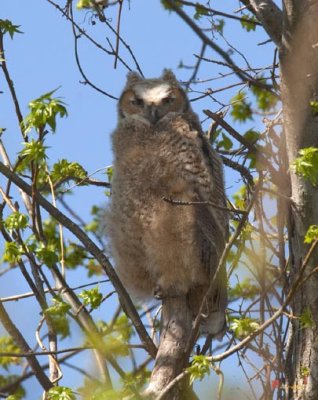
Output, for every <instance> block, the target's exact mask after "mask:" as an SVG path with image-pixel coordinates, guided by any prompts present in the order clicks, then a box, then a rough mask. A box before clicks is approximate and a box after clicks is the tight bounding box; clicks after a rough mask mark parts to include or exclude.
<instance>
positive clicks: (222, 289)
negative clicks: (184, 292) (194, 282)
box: [188, 274, 227, 340]
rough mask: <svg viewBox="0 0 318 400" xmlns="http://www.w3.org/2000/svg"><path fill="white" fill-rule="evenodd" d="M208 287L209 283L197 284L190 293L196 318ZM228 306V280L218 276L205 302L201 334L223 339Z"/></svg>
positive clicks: (190, 305)
mask: <svg viewBox="0 0 318 400" xmlns="http://www.w3.org/2000/svg"><path fill="white" fill-rule="evenodd" d="M222 275H223V274H222ZM208 288H209V286H208V285H200V286H196V287H194V288H192V289H191V290H190V292H189V294H188V301H189V307H190V309H191V311H192V315H193V319H195V317H196V316H197V314H198V312H199V308H200V305H201V303H202V300H203V298H204V296H205V294H206V293H207V290H208ZM226 306H227V285H226V281H224V280H223V279H221V277H218V279H216V282H215V284H214V287H213V290H212V292H211V295H210V296H209V297H208V299H207V300H206V301H205V304H204V308H203V313H202V318H201V325H200V333H201V334H203V335H205V334H206V335H210V336H211V337H212V338H216V339H218V340H222V338H223V336H224V334H225V332H226V312H225V311H226Z"/></svg>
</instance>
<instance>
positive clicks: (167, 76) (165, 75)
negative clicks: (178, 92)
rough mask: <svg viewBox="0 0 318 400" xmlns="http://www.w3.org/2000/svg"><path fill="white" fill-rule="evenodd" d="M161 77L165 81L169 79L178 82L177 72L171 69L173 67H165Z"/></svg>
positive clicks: (171, 81)
mask: <svg viewBox="0 0 318 400" xmlns="http://www.w3.org/2000/svg"><path fill="white" fill-rule="evenodd" d="M161 78H162V79H163V80H164V81H168V82H170V83H178V81H177V78H176V76H175V74H174V73H173V72H172V71H171V69H166V68H165V69H164V70H163V72H162V75H161Z"/></svg>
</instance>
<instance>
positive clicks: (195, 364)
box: [187, 355, 211, 385]
mask: <svg viewBox="0 0 318 400" xmlns="http://www.w3.org/2000/svg"><path fill="white" fill-rule="evenodd" d="M187 371H188V372H189V373H190V385H192V384H193V382H194V381H195V380H197V379H199V380H200V381H202V379H203V378H204V377H205V376H206V375H210V371H211V363H210V361H209V360H208V358H207V357H206V356H204V355H198V356H194V357H193V360H192V363H191V365H190V367H188V368H187Z"/></svg>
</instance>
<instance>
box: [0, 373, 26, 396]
mask: <svg viewBox="0 0 318 400" xmlns="http://www.w3.org/2000/svg"><path fill="white" fill-rule="evenodd" d="M20 377H21V376H18V375H13V374H10V375H8V374H6V375H5V376H3V375H0V387H5V386H7V385H12V384H13V383H14V382H16V381H17V380H18V379H19V378H20ZM12 387H14V389H12V391H11V393H12V394H11V395H10V396H9V397H6V400H8V399H10V400H21V399H22V398H23V397H24V396H25V390H24V389H23V387H22V386H21V385H18V386H16V384H15V385H14V386H12Z"/></svg>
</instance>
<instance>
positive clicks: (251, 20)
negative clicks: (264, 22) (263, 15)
mask: <svg viewBox="0 0 318 400" xmlns="http://www.w3.org/2000/svg"><path fill="white" fill-rule="evenodd" d="M255 22H257V19H256V18H255V17H254V15H252V16H250V15H247V14H243V15H242V20H241V25H242V27H243V28H244V29H246V30H247V32H250V31H255V29H256V27H257V25H256V24H255Z"/></svg>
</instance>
